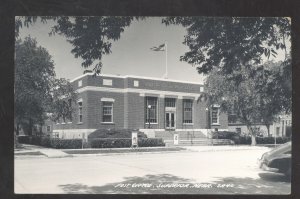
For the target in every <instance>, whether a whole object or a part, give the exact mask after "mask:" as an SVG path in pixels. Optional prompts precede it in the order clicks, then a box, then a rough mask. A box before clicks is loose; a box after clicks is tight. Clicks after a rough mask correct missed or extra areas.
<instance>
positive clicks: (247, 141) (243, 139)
mask: <svg viewBox="0 0 300 199" xmlns="http://www.w3.org/2000/svg"><path fill="white" fill-rule="evenodd" d="M234 142H235V144H249V145H250V144H251V137H250V136H239V137H238V139H236V140H234Z"/></svg>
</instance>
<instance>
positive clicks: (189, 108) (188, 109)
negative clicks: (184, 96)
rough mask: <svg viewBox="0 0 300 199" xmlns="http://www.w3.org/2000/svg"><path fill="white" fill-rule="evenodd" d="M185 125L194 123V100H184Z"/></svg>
mask: <svg viewBox="0 0 300 199" xmlns="http://www.w3.org/2000/svg"><path fill="white" fill-rule="evenodd" d="M183 123H193V101H192V100H183Z"/></svg>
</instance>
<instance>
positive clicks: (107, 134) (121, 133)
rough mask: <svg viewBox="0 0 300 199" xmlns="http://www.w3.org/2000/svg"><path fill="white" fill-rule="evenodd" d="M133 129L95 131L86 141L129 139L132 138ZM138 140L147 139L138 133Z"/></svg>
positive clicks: (141, 133) (144, 135)
mask: <svg viewBox="0 0 300 199" xmlns="http://www.w3.org/2000/svg"><path fill="white" fill-rule="evenodd" d="M133 131H134V130H133V129H97V130H96V131H94V132H93V133H91V134H89V136H88V139H89V140H90V139H97V138H130V139H131V136H132V132H133ZM138 138H147V136H146V134H144V133H143V132H141V131H138Z"/></svg>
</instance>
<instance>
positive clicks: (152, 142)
mask: <svg viewBox="0 0 300 199" xmlns="http://www.w3.org/2000/svg"><path fill="white" fill-rule="evenodd" d="M138 146H139V147H155V146H165V143H164V142H163V140H162V139H161V138H141V139H138Z"/></svg>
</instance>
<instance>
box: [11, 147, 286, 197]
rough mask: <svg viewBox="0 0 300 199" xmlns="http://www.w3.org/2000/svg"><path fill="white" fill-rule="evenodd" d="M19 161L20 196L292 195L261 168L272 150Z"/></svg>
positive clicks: (281, 179)
mask: <svg viewBox="0 0 300 199" xmlns="http://www.w3.org/2000/svg"><path fill="white" fill-rule="evenodd" d="M193 149H195V150H194V151H192V152H177V153H159V154H138V153H132V154H120V155H102V156H80V157H64V158H46V157H42V158H29V157H18V158H16V159H15V193H89V194H103V193H117V194H118V193H138V194H143V193H151V194H168V193H181V194H289V193H290V189H291V188H290V187H291V185H290V182H289V181H288V180H287V179H286V178H285V177H284V176H282V175H280V174H270V173H265V172H262V171H260V170H259V169H258V168H257V165H256V161H257V158H258V157H260V156H261V154H262V153H264V152H265V151H267V150H268V149H266V148H260V149H252V150H228V151H226V150H225V151H202V152H199V151H197V148H193Z"/></svg>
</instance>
